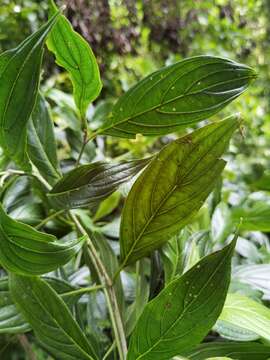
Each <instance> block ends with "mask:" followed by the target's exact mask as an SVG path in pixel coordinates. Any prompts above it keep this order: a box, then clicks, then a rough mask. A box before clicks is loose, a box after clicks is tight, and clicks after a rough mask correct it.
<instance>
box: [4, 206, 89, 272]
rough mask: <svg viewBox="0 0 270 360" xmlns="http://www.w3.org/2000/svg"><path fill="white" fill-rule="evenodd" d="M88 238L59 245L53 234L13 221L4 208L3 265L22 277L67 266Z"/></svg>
mask: <svg viewBox="0 0 270 360" xmlns="http://www.w3.org/2000/svg"><path fill="white" fill-rule="evenodd" d="M84 241H85V237H81V238H79V239H77V240H74V241H72V242H69V243H65V244H62V243H59V242H57V239H56V237H55V236H53V235H48V234H45V233H42V232H40V231H37V230H35V229H34V228H32V227H31V226H29V225H26V224H23V223H21V222H18V221H15V220H13V219H12V218H10V217H9V216H8V215H7V214H6V213H5V212H4V210H3V208H2V207H0V263H1V265H2V266H3V267H4V268H5V269H6V270H8V271H11V272H14V273H16V274H21V275H41V274H45V273H48V272H50V271H53V270H55V269H57V268H58V267H59V266H62V265H64V264H66V263H67V262H68V261H70V260H71V259H72V257H73V256H74V255H75V254H76V253H77V252H78V251H79V250H80V249H81V247H82V246H83V244H84Z"/></svg>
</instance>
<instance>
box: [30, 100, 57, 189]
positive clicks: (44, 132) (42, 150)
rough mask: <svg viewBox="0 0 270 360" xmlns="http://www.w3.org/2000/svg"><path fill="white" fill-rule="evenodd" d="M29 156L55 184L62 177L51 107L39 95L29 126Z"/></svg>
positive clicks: (48, 179)
mask: <svg viewBox="0 0 270 360" xmlns="http://www.w3.org/2000/svg"><path fill="white" fill-rule="evenodd" d="M27 145H28V147H27V150H28V155H29V157H30V159H31V161H32V162H33V163H34V164H35V166H36V167H37V168H38V170H39V172H40V173H41V175H42V176H43V177H44V178H45V179H46V180H47V181H48V182H49V184H54V183H55V182H56V181H57V180H58V179H59V177H60V175H59V172H58V169H57V167H58V163H57V155H56V143H55V138H54V132H53V123H52V120H51V118H50V113H49V107H48V104H47V103H46V101H45V99H44V98H43V97H42V96H41V95H38V97H37V101H36V105H35V107H34V109H33V112H32V116H31V118H30V120H29V124H28V142H27Z"/></svg>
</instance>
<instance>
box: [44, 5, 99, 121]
mask: <svg viewBox="0 0 270 360" xmlns="http://www.w3.org/2000/svg"><path fill="white" fill-rule="evenodd" d="M57 11H58V10H57V7H56V5H55V3H54V2H53V0H51V1H50V13H51V14H52V15H54V14H55V13H57ZM47 46H48V48H49V50H50V51H52V52H53V53H54V55H55V58H56V62H57V64H58V65H60V66H62V67H64V68H65V69H66V70H67V71H68V72H69V75H70V77H71V81H72V84H73V88H74V99H75V103H76V105H77V107H78V109H79V111H80V114H81V116H82V118H84V117H85V113H86V110H87V107H88V105H89V104H90V102H91V101H93V100H95V98H96V97H97V96H98V95H99V93H100V90H101V87H102V84H101V80H100V75H99V69H98V65H97V62H96V59H95V56H94V54H93V52H92V50H91V48H90V46H89V45H88V43H87V42H86V41H85V40H84V39H83V38H82V37H81V36H80V35H79V34H78V33H77V32H75V31H74V30H73V29H72V26H71V24H70V23H69V21H68V20H67V19H66V18H65V16H64V15H60V17H59V20H58V21H57V24H56V25H55V27H54V29H53V30H52V32H51V34H50V36H49V37H48V40H47Z"/></svg>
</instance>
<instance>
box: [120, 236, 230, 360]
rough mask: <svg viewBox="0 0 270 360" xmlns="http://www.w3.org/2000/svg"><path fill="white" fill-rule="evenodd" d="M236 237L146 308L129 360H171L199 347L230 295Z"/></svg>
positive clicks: (202, 261) (130, 346) (174, 283)
mask: <svg viewBox="0 0 270 360" xmlns="http://www.w3.org/2000/svg"><path fill="white" fill-rule="evenodd" d="M235 242H236V237H235V238H234V240H233V241H232V242H231V244H229V245H228V246H226V247H225V248H224V249H222V250H220V251H217V252H215V253H213V254H210V255H208V256H206V257H205V258H203V259H202V260H200V261H199V262H198V263H197V264H196V265H195V266H193V267H192V268H191V269H190V270H189V271H188V272H186V273H185V274H184V275H182V276H181V277H179V278H177V279H176V280H174V281H172V282H171V283H170V284H169V285H168V286H167V287H166V288H165V289H164V290H162V291H161V292H160V294H159V295H158V296H157V297H156V298H154V300H152V301H151V302H150V303H148V305H146V307H145V309H144V311H143V313H142V315H141V317H140V318H139V320H138V323H137V325H136V328H135V330H134V332H133V334H132V336H131V340H130V345H129V351H128V356H127V359H128V360H169V359H171V357H173V356H175V355H179V354H181V351H187V350H190V349H192V348H193V347H194V346H196V345H197V344H199V343H200V342H201V341H202V340H203V338H204V337H205V336H206V335H207V333H208V332H209V331H210V330H211V328H212V326H213V325H214V324H215V322H216V320H217V318H218V316H219V314H220V312H221V310H222V307H223V305H224V301H225V299H226V294H227V291H228V287H229V283H230V275H231V257H232V254H233V251H234V247H235Z"/></svg>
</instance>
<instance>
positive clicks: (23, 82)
mask: <svg viewBox="0 0 270 360" xmlns="http://www.w3.org/2000/svg"><path fill="white" fill-rule="evenodd" d="M58 15H59V14H58V13H56V14H55V15H54V16H53V17H52V18H51V19H50V20H49V21H48V22H47V23H46V24H45V25H43V26H42V27H41V28H40V29H39V30H38V31H36V32H35V33H34V34H32V35H31V36H29V37H28V38H27V39H25V40H24V41H23V42H22V43H21V44H20V45H19V46H18V47H17V48H15V49H12V50H8V51H6V52H4V53H3V54H1V55H0V145H1V146H2V147H3V149H4V151H5V152H6V154H7V155H8V156H9V157H11V158H12V159H13V160H14V161H15V162H16V163H17V164H18V165H21V166H23V167H29V164H28V159H27V154H26V135H27V122H28V120H29V118H30V115H31V113H32V110H33V107H34V105H35V102H36V96H37V92H38V86H39V78H40V67H41V62H42V57H43V45H44V42H45V39H46V37H47V35H48V34H49V32H50V31H51V29H52V27H53V25H54V24H55V22H56V20H57V17H58Z"/></svg>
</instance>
